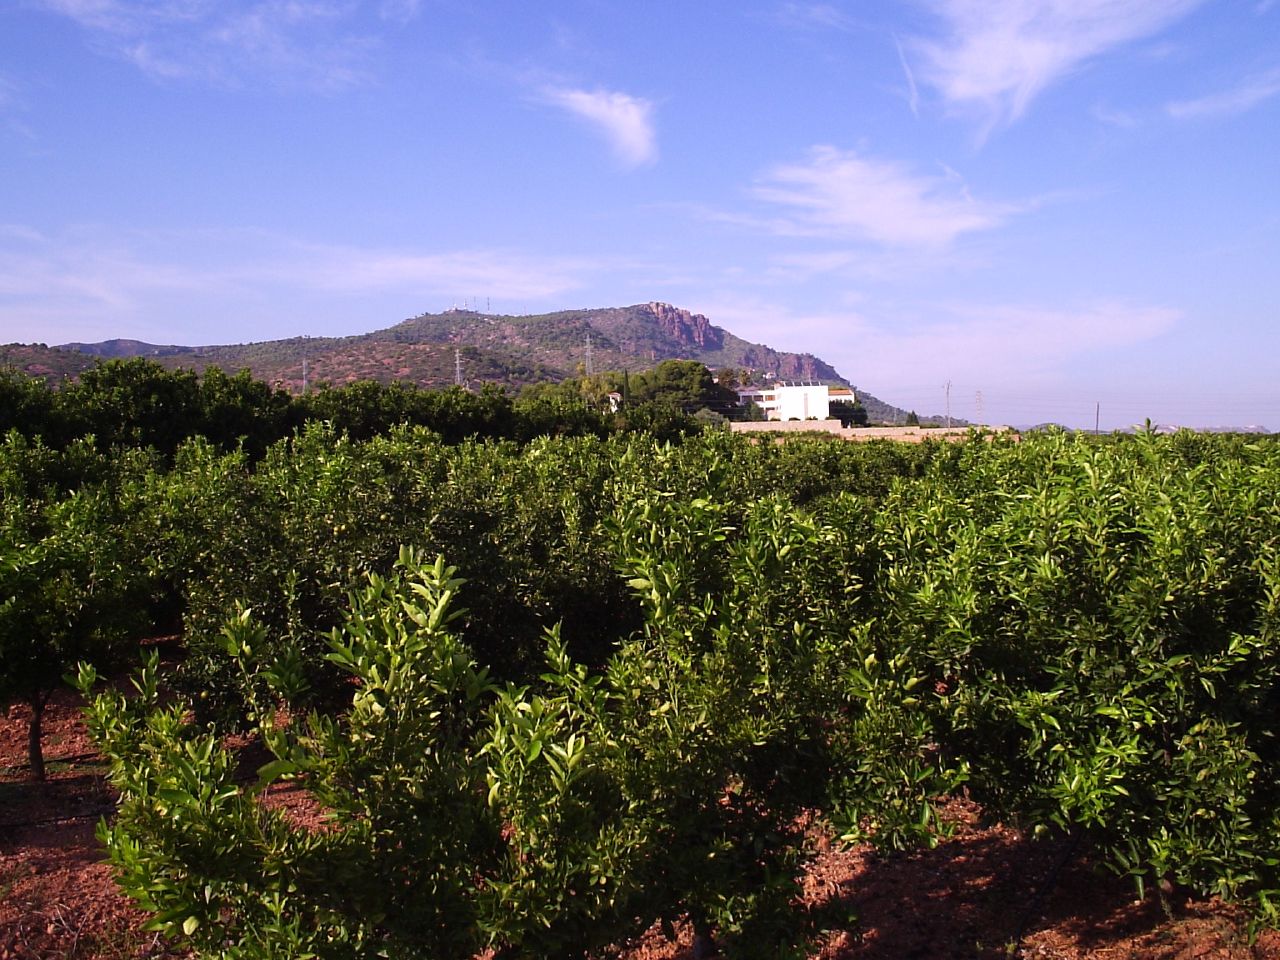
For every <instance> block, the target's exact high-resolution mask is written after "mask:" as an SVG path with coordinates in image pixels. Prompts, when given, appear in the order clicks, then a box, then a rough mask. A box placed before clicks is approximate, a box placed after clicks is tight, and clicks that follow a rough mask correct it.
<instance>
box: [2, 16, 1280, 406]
mask: <svg viewBox="0 0 1280 960" xmlns="http://www.w3.org/2000/svg"><path fill="white" fill-rule="evenodd" d="M0 162H2V163H3V168H2V176H3V180H2V181H0V341H22V342H31V341H36V342H45V343H51V344H52V343H61V342H66V341H70V340H102V339H107V338H111V337H133V338H137V339H142V340H148V341H152V342H159V343H186V344H202V343H238V342H244V341H251V340H262V339H274V338H278V337H287V336H294V335H298V334H308V335H313V336H319V335H342V334H351V333H361V332H365V331H368V330H372V329H377V328H381V327H385V326H389V325H391V324H393V323H395V322H398V321H399V320H401V319H404V318H406V317H409V316H414V315H416V314H419V313H423V312H427V311H433V312H434V311H438V310H441V309H444V308H448V307H450V306H454V305H457V306H463V305H464V304H465V305H472V306H477V307H479V308H480V309H486V308H487V309H491V310H492V311H494V312H503V313H536V312H543V311H547V310H554V309H567V308H577V307H597V306H621V305H625V304H631V303H637V302H644V301H648V300H663V301H667V302H670V303H674V304H676V305H677V306H681V307H685V308H688V309H690V310H693V311H695V312H699V313H704V314H706V315H707V316H708V317H709V318H710V319H711V321H712V322H713V323H717V324H719V325H721V326H724V327H726V328H728V329H730V330H732V331H733V332H735V333H737V334H739V335H741V336H745V337H747V338H749V339H753V340H759V341H763V342H766V343H768V344H770V345H771V346H774V347H777V348H779V349H784V350H798V351H802V350H807V351H811V352H813V353H816V354H818V355H819V356H821V357H823V358H824V359H826V360H828V361H830V362H831V363H833V364H834V365H835V366H836V368H837V369H838V370H840V371H841V373H842V374H843V375H844V376H846V377H847V378H849V379H850V380H851V381H852V382H854V383H855V384H857V385H859V386H861V387H863V388H864V389H866V390H869V391H870V392H872V393H874V394H875V395H877V396H879V397H881V398H882V399H885V400H888V401H890V402H893V403H896V404H898V405H901V406H904V407H909V408H914V409H917V410H919V411H920V412H922V413H924V412H942V411H943V410H944V406H945V396H946V393H945V384H946V383H947V382H950V383H951V392H950V396H951V409H952V412H953V413H954V414H955V415H956V416H963V417H967V418H969V419H979V418H980V419H983V420H986V421H989V422H1014V423H1034V422H1040V421H1045V420H1057V421H1060V422H1064V423H1068V424H1072V425H1079V426H1092V424H1093V419H1094V413H1095V409H1096V407H1095V405H1099V406H1100V410H1101V420H1102V425H1103V426H1104V427H1116V426H1123V425H1127V424H1130V423H1133V422H1137V421H1141V420H1142V419H1144V418H1147V417H1150V418H1151V419H1153V420H1157V421H1160V422H1172V423H1185V424H1189V425H1201V426H1205V425H1215V424H1234V425H1245V424H1252V423H1262V424H1266V425H1268V426H1270V427H1271V428H1272V429H1278V430H1280V382H1278V380H1280V377H1278V376H1277V375H1278V374H1280V323H1278V322H1277V320H1280V316H1278V315H1277V307H1276V305H1277V303H1278V302H1280V265H1278V264H1280V2H1277V0H1158V2H1157V0H900V2H887V0H884V2H877V0H867V2H857V3H855V2H848V3H804V2H786V0H738V2H721V0H705V2H700V3H667V2H654V3H644V4H641V3H635V2H622V0H547V2H541V3H529V2H514V0H501V2H499V0H495V2H484V0H148V2H144V0H6V2H5V3H3V4H2V5H0Z"/></svg>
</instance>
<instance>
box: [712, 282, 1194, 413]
mask: <svg viewBox="0 0 1280 960" xmlns="http://www.w3.org/2000/svg"><path fill="white" fill-rule="evenodd" d="M698 309H699V310H702V311H703V312H705V313H706V314H707V316H708V317H710V318H711V319H712V321H713V322H714V323H717V324H719V325H721V326H725V327H727V328H729V329H731V330H733V331H734V332H735V333H737V334H738V335H740V336H744V337H748V338H749V339H753V340H759V341H762V342H764V343H768V344H770V345H772V346H775V347H779V346H780V345H782V344H784V343H785V344H786V346H785V347H784V349H793V350H794V349H809V350H813V351H814V352H816V353H818V354H819V355H820V356H821V357H822V358H823V359H824V360H826V361H828V362H829V363H831V364H832V365H833V366H835V368H836V369H837V370H838V371H839V372H840V373H841V374H842V375H843V376H845V377H848V378H849V379H850V380H851V381H852V382H853V383H855V384H858V385H860V386H862V387H864V388H865V389H867V390H870V391H871V392H872V393H875V394H876V395H877V396H879V397H880V398H881V399H883V400H888V401H890V402H892V403H895V404H899V405H906V406H915V407H917V408H918V409H919V410H920V412H921V413H925V412H929V413H933V412H938V411H940V410H941V409H942V404H943V393H942V391H941V387H942V385H943V384H944V383H945V382H946V381H948V380H952V381H954V382H955V383H957V384H967V385H971V387H972V388H974V389H982V390H987V391H989V392H990V393H991V394H992V395H996V394H998V393H999V392H1000V391H1001V390H1004V391H1009V390H1014V389H1020V390H1023V391H1037V390H1043V389H1045V386H1046V385H1057V386H1059V387H1063V386H1065V385H1068V384H1070V383H1071V382H1072V379H1073V374H1072V370H1073V364H1076V365H1078V362H1079V359H1080V358H1081V357H1088V356H1090V355H1092V354H1095V353H1098V352H1105V353H1108V354H1114V353H1116V352H1122V351H1124V350H1126V349H1133V348H1136V347H1138V346H1139V345H1141V344H1144V343H1147V342H1149V341H1151V340H1153V339H1154V338H1157V337H1159V336H1162V335H1164V334H1167V333H1169V332H1170V331H1171V330H1173V329H1174V328H1175V327H1176V325H1177V323H1178V322H1179V321H1180V320H1181V319H1182V318H1183V314H1182V312H1181V311H1179V310H1176V309H1173V308H1171V307H1167V306H1160V305H1152V304H1141V303H1133V302H1128V301H1099V302H1093V303H1084V304H1079V305H1076V306H1073V307H1067V308H1061V307H1045V306H1043V305H1037V304H1007V303H1004V304H1002V303H982V304H979V303H932V304H926V305H922V306H918V307H917V308H915V309H909V308H904V307H902V306H901V305H898V306H895V307H894V308H892V309H886V308H884V307H882V306H880V305H877V304H876V303H875V302H874V301H871V300H868V299H866V298H864V297H861V296H857V295H851V296H849V297H848V298H847V300H846V302H844V303H839V304H836V305H834V306H826V307H823V308H821V309H817V310H805V309H804V308H798V307H796V306H795V305H794V304H791V303H785V302H778V301H774V300H769V299H751V298H747V297H743V296H742V295H741V294H740V293H736V294H733V295H729V296H726V297H724V298H721V299H719V300H715V299H712V300H710V301H709V302H704V303H701V304H699V306H698ZM920 317H925V318H926V319H920ZM956 399H957V401H958V400H959V397H957V398H956ZM969 401H970V403H971V401H972V394H971V393H970V394H969ZM988 412H991V411H988ZM957 413H958V414H959V407H958V405H957ZM960 415H963V416H966V417H972V416H973V413H972V411H971V409H969V408H966V409H965V410H964V413H963V414H960ZM1032 419H1034V418H1032Z"/></svg>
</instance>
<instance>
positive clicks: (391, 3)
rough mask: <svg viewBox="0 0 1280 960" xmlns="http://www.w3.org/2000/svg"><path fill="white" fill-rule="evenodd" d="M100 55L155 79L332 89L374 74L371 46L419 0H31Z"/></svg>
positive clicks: (405, 17) (407, 15)
mask: <svg viewBox="0 0 1280 960" xmlns="http://www.w3.org/2000/svg"><path fill="white" fill-rule="evenodd" d="M36 2H37V3H38V4H39V5H40V6H41V7H43V8H44V9H45V10H46V11H48V12H50V13H53V14H57V15H61V16H64V17H67V18H69V19H71V20H73V21H75V22H76V23H77V24H79V25H80V26H81V27H82V28H84V29H85V30H86V31H88V32H89V33H90V35H91V36H92V38H93V40H94V43H95V44H96V45H97V46H98V47H99V48H100V49H101V50H103V51H104V52H106V53H109V54H111V55H113V56H117V57H120V58H122V59H124V60H126V61H128V62H130V63H132V64H133V65H134V66H136V67H137V68H138V69H139V70H141V71H143V72H144V73H146V74H147V75H149V76H151V77H153V78H156V79H161V80H175V79H192V80H197V81H202V82H208V83H214V84H217V85H222V86H238V85H241V84H244V83H248V82H259V81H261V80H263V79H266V80H269V81H271V82H273V83H277V84H280V85H285V86H297V87H307V88H317V89H337V88H342V87H349V86H352V85H355V84H359V83H362V82H364V81H365V80H367V79H368V78H369V76H370V72H371V71H370V57H369V53H370V51H371V49H372V48H373V47H374V46H375V45H376V43H377V40H378V38H379V36H380V31H381V30H382V29H383V28H385V27H386V25H387V24H388V23H404V22H407V20H409V19H411V18H412V17H414V16H415V15H416V14H417V10H418V0H250V2H245V3H224V2H219V0H36Z"/></svg>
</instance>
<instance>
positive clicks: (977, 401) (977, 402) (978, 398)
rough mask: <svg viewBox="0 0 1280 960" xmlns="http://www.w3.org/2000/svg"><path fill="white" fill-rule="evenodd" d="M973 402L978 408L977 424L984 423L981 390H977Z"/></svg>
mask: <svg viewBox="0 0 1280 960" xmlns="http://www.w3.org/2000/svg"><path fill="white" fill-rule="evenodd" d="M973 402H974V404H975V405H976V406H977V408H978V424H979V425H980V426H981V425H984V424H985V423H986V420H984V419H983V418H982V391H981V390H979V391H978V392H977V393H976V394H975V395H974V398H973Z"/></svg>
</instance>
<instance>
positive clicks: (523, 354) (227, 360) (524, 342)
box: [60, 301, 848, 389]
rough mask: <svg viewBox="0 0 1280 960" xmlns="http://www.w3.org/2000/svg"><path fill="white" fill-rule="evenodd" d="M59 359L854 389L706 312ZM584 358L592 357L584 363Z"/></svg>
mask: <svg viewBox="0 0 1280 960" xmlns="http://www.w3.org/2000/svg"><path fill="white" fill-rule="evenodd" d="M60 349H63V350H72V351H75V352H78V353H81V354H86V355H89V356H93V357H101V358H104V359H114V358H123V357H150V358H153V359H155V360H156V361H157V362H160V363H162V364H164V365H165V366H169V367H174V366H189V367H195V368H197V369H203V368H204V367H206V366H210V365H215V366H220V367H222V368H224V369H227V370H237V369H241V368H248V369H249V370H250V371H252V373H253V374H254V376H256V377H259V378H260V379H263V380H266V381H268V382H273V383H279V384H280V385H282V386H285V387H288V388H291V389H297V388H300V387H301V383H302V362H303V357H304V355H305V357H306V359H307V365H308V379H309V380H310V381H311V382H312V383H317V382H320V381H327V382H330V383H334V384H342V383H349V382H351V381H353V380H360V379H371V380H378V381H380V382H390V381H392V380H409V381H412V382H415V383H417V384H419V385H421V386H424V387H439V386H446V385H448V384H451V383H453V382H454V377H455V365H454V351H455V350H458V351H460V352H461V354H462V360H463V374H464V377H465V378H466V379H467V380H469V381H471V382H492V383H500V384H504V385H507V386H512V387H519V386H523V385H524V384H526V383H532V382H537V381H543V380H560V379H564V378H566V377H570V376H575V375H577V374H579V373H581V372H582V371H583V370H584V369H585V367H586V366H587V364H588V362H590V365H591V367H592V368H593V369H594V370H596V371H601V370H609V369H613V370H618V369H632V370H639V369H645V368H648V367H652V366H654V365H656V364H658V363H661V362H662V361H663V360H673V359H683V360H699V361H701V362H702V363H705V364H706V365H707V366H708V367H711V368H713V369H715V368H720V367H735V368H741V369H745V370H747V371H750V372H751V373H752V374H753V375H755V376H757V377H760V378H767V377H770V376H773V377H777V378H779V379H784V380H821V381H825V382H828V383H833V384H846V385H847V383H848V381H847V380H846V379H845V378H844V377H843V376H841V374H840V373H839V372H838V371H837V370H836V369H835V368H834V367H832V366H831V365H830V364H829V363H827V362H825V361H824V360H822V359H820V358H818V357H816V356H814V355H813V354H810V353H791V352H788V351H783V350H776V349H774V348H772V347H769V346H766V345H764V344H759V343H752V342H750V341H748V340H744V339H742V338H741V337H738V336H735V335H734V334H732V333H730V332H729V331H728V330H725V329H724V328H723V327H718V326H716V325H715V324H713V323H712V322H711V321H710V320H709V319H708V318H707V317H705V316H703V315H702V314H699V313H692V312H690V311H688V310H684V309H681V308H679V307H675V306H672V305H671V304H668V303H661V302H657V301H654V302H650V303H643V304H636V305H633V306H629V307H604V308H597V309H586V310H564V311H559V312H555V313H545V314H531V315H524V316H511V315H503V314H491V313H481V312H478V311H474V310H458V309H453V310H446V311H444V312H441V313H424V314H421V315H419V316H416V317H411V318H410V319H407V320H404V321H402V322H400V323H398V324H395V325H394V326H391V327H387V328H385V329H382V330H375V331H373V332H371V333H366V334H359V335H356V336H351V337H322V338H321V337H317V338H312V337H293V338H290V339H286V340H267V341H261V342H257V343H248V344H234V345H233V344H223V345H208V346H181V345H177V344H163V345H162V344H153V343H146V342H144V341H140V340H124V339H115V340H104V341H102V342H100V343H67V344H62V345H61V347H60ZM588 352H589V354H590V356H589V357H588Z"/></svg>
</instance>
